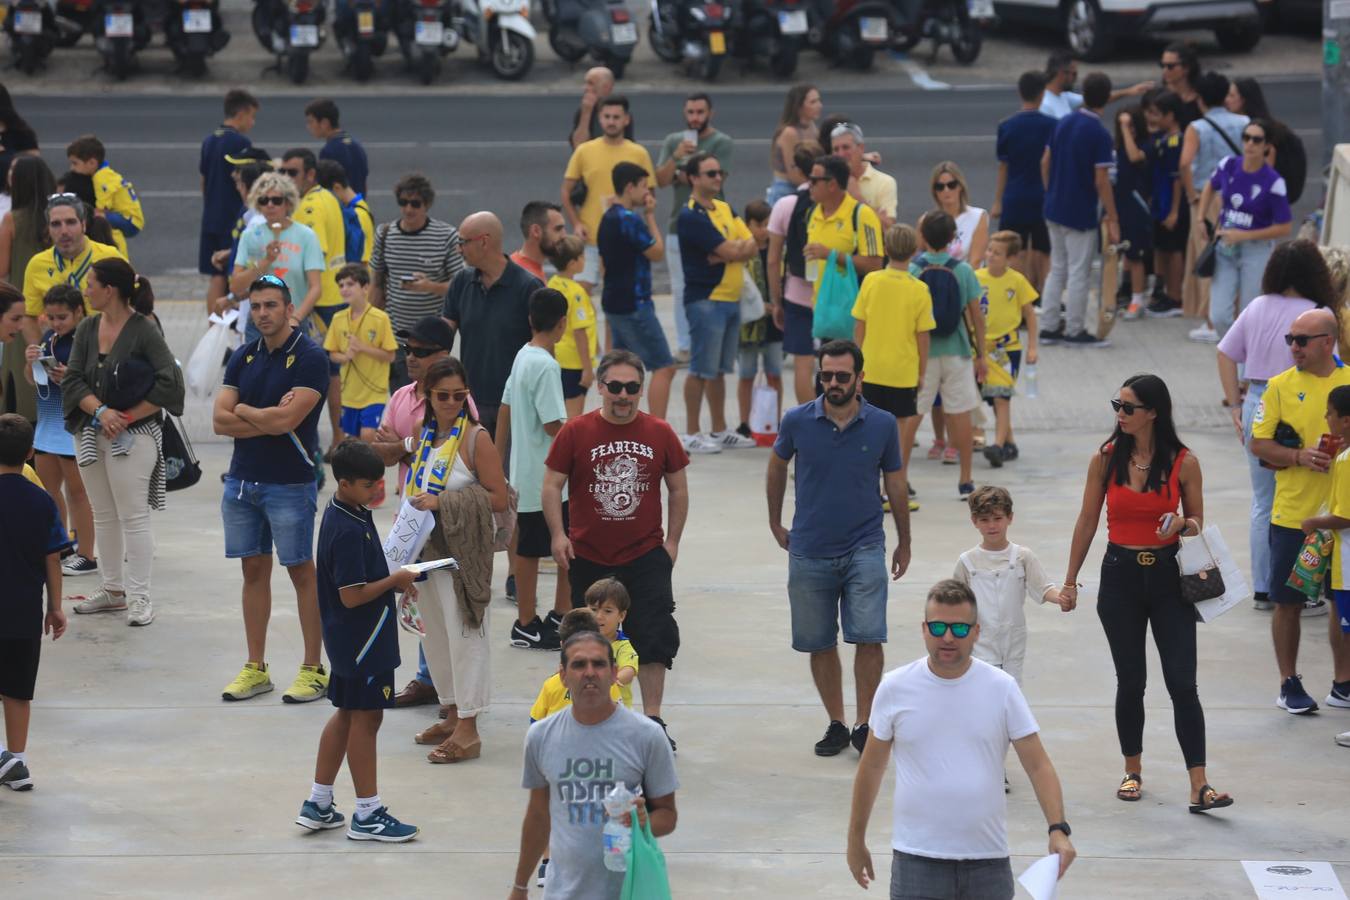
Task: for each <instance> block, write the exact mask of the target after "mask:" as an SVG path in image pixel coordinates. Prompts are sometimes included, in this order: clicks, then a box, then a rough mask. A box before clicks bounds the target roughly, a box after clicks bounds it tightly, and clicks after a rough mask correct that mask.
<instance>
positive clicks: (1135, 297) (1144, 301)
mask: <svg viewBox="0 0 1350 900" xmlns="http://www.w3.org/2000/svg"><path fill="white" fill-rule="evenodd" d="M1130 304H1131V305H1138V306H1148V294H1130Z"/></svg>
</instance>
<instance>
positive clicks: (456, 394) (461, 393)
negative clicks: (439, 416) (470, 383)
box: [431, 388, 469, 403]
mask: <svg viewBox="0 0 1350 900" xmlns="http://www.w3.org/2000/svg"><path fill="white" fill-rule="evenodd" d="M431 396H432V397H433V398H435V400H436V402H437V403H449V402H450V401H451V400H453V401H455V402H456V403H463V402H464V399H465V398H466V397H468V396H469V389H468V388H460V389H459V390H457V391H432V392H431Z"/></svg>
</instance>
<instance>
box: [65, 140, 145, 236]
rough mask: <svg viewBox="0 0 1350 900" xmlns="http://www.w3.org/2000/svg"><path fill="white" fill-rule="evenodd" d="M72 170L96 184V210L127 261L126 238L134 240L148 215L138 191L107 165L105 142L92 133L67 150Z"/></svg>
mask: <svg viewBox="0 0 1350 900" xmlns="http://www.w3.org/2000/svg"><path fill="white" fill-rule="evenodd" d="M66 159H67V160H68V161H69V163H70V170H71V171H72V172H76V173H78V174H80V175H88V176H89V177H90V178H92V179H93V181H94V199H95V206H94V209H95V211H96V212H97V213H98V214H101V215H102V216H103V217H104V218H105V219H107V221H108V224H109V225H110V226H112V234H113V243H114V244H116V245H117V249H118V251H119V252H120V253H121V254H122V256H123V257H124V258H126V259H131V256H130V255H129V254H128V253H127V238H132V237H135V236H136V235H138V234H140V233H141V229H142V228H144V227H145V213H144V212H143V211H142V210H141V201H140V199H139V198H137V196H136V188H134V187H133V186H132V184H131V182H130V181H127V180H126V179H125V178H123V177H122V176H121V175H119V174H118V173H117V172H116V171H115V170H114V169H113V168H112V166H110V165H108V161H107V154H106V152H105V150H104V148H103V142H102V141H100V140H99V139H98V138H96V137H94V136H93V135H92V134H86V135H84V136H83V137H78V138H76V139H75V140H73V141H71V142H70V144H69V145H67V147H66Z"/></svg>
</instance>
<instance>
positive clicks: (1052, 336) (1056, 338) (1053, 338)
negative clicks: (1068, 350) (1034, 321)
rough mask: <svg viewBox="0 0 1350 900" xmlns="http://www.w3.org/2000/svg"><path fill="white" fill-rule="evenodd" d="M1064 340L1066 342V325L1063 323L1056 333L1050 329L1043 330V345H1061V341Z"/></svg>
mask: <svg viewBox="0 0 1350 900" xmlns="http://www.w3.org/2000/svg"><path fill="white" fill-rule="evenodd" d="M1062 340H1064V323H1063V322H1061V323H1059V327H1058V328H1056V329H1055V330H1054V331H1051V330H1050V329H1048V328H1042V329H1041V343H1042V344H1058V343H1059V342H1060V341H1062Z"/></svg>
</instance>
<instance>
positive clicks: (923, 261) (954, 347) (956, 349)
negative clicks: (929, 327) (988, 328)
mask: <svg viewBox="0 0 1350 900" xmlns="http://www.w3.org/2000/svg"><path fill="white" fill-rule="evenodd" d="M951 258H952V257H951V254H950V253H920V254H919V255H918V256H916V257H914V261H913V262H911V263H910V264H909V273H910V274H911V275H913V276H914V277H915V278H918V277H919V276H920V275H921V274H922V273H923V270H924V267H925V266H929V265H935V266H948V267H949V268H950V269H951V270H952V274H954V275H955V276H956V283H957V284H959V285H961V296H962V297H963V298H964V299H965V301H966V304H967V305H969V304H971V303H974V304H976V306H975V314H976V315H980V309H979V302H980V296H981V295H982V294H983V293H984V289H983V288H981V287H980V280H979V279H978V278H976V277H975V270H974V269H972V268H971V267H970V266H969V265H967V264H966V263H964V262H959V261H958V262H957V263H956V265H954V266H953V265H951ZM928 355H929V356H930V357H932V356H970V335H969V333H968V332H967V331H966V320H965V317H964V316H963V317H962V318H961V321H960V322H959V323H957V326H956V330H955V331H953V332H952V333H951V334H949V335H946V336H945V337H938V336H937V335H936V334H933V336H932V342H931V343H930V344H929V345H928Z"/></svg>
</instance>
